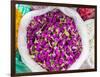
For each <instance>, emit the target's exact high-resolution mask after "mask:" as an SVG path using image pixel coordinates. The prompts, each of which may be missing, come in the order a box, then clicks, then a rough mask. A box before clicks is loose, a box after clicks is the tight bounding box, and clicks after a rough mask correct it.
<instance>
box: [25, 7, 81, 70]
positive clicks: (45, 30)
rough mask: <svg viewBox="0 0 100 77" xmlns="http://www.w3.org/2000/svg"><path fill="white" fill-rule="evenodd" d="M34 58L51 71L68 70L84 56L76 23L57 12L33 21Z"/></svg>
mask: <svg viewBox="0 0 100 77" xmlns="http://www.w3.org/2000/svg"><path fill="white" fill-rule="evenodd" d="M27 48H28V50H29V54H30V56H31V58H32V59H33V60H34V61H36V62H37V63H38V64H39V65H40V66H41V67H42V68H44V69H46V70H47V71H65V70H67V69H68V68H69V67H70V66H71V65H72V64H73V63H74V62H75V61H76V60H77V59H78V58H79V56H80V54H81V52H82V40H81V37H80V35H79V33H78V30H77V27H76V25H75V23H74V20H73V19H72V18H70V17H68V16H67V15H65V14H63V13H62V12H61V11H60V10H58V9H54V10H52V11H50V12H48V13H46V14H43V15H40V16H35V17H33V18H32V20H31V22H30V24H29V25H28V27H27Z"/></svg>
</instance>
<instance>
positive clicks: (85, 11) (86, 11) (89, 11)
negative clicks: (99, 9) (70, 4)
mask: <svg viewBox="0 0 100 77" xmlns="http://www.w3.org/2000/svg"><path fill="white" fill-rule="evenodd" d="M77 11H78V13H79V14H80V16H81V17H82V18H83V20H84V21H85V20H88V19H92V18H94V17H95V9H94V8H78V9H77Z"/></svg>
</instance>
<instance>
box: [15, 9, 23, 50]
mask: <svg viewBox="0 0 100 77" xmlns="http://www.w3.org/2000/svg"><path fill="white" fill-rule="evenodd" d="M21 18H22V13H21V12H20V11H18V9H16V28H15V29H16V49H17V48H18V41H17V39H18V28H19V25H20V20H21Z"/></svg>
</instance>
